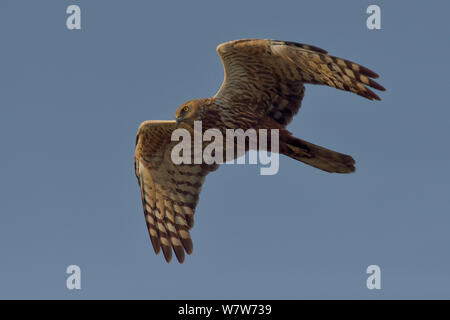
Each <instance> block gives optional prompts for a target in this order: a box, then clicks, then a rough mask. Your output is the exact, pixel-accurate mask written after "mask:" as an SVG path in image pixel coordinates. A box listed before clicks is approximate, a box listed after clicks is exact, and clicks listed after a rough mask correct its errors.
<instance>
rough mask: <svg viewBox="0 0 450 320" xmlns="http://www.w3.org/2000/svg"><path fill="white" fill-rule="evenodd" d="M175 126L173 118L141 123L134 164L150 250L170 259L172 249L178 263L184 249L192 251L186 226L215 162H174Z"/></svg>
mask: <svg viewBox="0 0 450 320" xmlns="http://www.w3.org/2000/svg"><path fill="white" fill-rule="evenodd" d="M176 128H177V125H176V122H175V121H151V120H150V121H145V122H143V123H142V124H141V125H140V127H139V130H138V134H137V137H136V151H135V156H134V166H135V171H136V177H137V178H138V181H139V185H140V187H141V197H142V205H143V208H144V214H145V220H146V222H147V228H148V232H149V234H150V239H151V242H152V245H153V249H154V250H155V252H156V253H159V251H160V249H162V251H163V254H164V257H165V259H166V261H167V262H170V260H171V258H172V248H173V251H174V252H175V255H176V257H177V259H178V261H179V262H180V263H181V262H183V261H184V256H185V255H184V251H186V252H187V253H188V254H190V253H192V250H193V245H192V240H191V236H190V234H189V229H191V228H192V226H193V223H194V212H195V207H196V205H197V202H198V198H199V194H200V191H201V188H202V184H203V181H204V180H205V176H206V175H207V174H208V173H209V172H211V171H213V170H216V169H217V167H218V165H206V164H179V165H176V164H174V163H173V162H172V159H171V152H172V148H173V146H175V145H176V144H177V143H178V142H177V141H171V135H172V132H173V130H175V129H176ZM186 129H189V128H186Z"/></svg>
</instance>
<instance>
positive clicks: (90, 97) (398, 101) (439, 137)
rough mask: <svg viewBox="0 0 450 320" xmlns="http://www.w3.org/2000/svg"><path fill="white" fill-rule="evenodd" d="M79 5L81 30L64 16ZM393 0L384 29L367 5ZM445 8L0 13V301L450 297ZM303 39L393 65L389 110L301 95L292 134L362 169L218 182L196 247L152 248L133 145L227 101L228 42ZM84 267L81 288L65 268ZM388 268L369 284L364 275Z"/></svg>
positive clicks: (208, 195) (226, 5)
mask: <svg viewBox="0 0 450 320" xmlns="http://www.w3.org/2000/svg"><path fill="white" fill-rule="evenodd" d="M71 4H77V5H79V6H80V7H81V11H82V23H81V25H82V29H81V30H78V31H77V30H72V31H70V30H68V29H67V28H66V18H67V14H66V13H65V11H66V8H67V6H69V5H71ZM370 4H378V5H379V6H380V8H381V19H382V20H381V26H382V29H381V30H368V29H367V28H366V23H365V21H366V18H367V14H366V13H365V12H366V8H367V7H368V6H369V5H370ZM449 10H450V5H449V4H448V3H446V2H444V1H433V2H425V1H421V2H419V1H416V2H410V1H408V2H407V1H395V2H392V1H390V2H388V1H356V0H354V1H345V2H339V3H337V1H331V0H330V1H314V2H313V1H281V2H274V1H245V2H244V1H227V2H223V1H220V2H219V1H164V2H163V1H160V2H154V1H137V0H135V1H123V0H121V1H105V0H97V1H76V0H73V1H60V0H58V1H56V0H54V1H49V0H45V1H44V0H43V1H23V0H20V1H19V0H15V1H12V0H2V1H1V2H0V35H1V36H0V39H1V41H2V45H1V47H2V49H1V53H0V70H1V71H0V87H1V88H2V90H1V94H0V110H1V116H0V146H1V150H2V153H1V157H0V195H1V201H0V213H1V214H0V253H1V257H2V258H1V263H0V298H3V299H5V298H16V299H17V298H19V299H20V298H27V299H29V298H44V299H46V298H61V299H79V298H84V299H97V298H114V299H119V298H124V299H129V298H134V299H166V298H179V299H184V298H191V299H196V298H211V299H215V298H237V299H238V298H270V299H278V298H288V299H304V298H307V299H308V298H327V299H329V298H333V299H334V298H344V299H346V298H362V299H379V298H387V299H389V298H449V297H450V276H449V274H448V270H449V269H450V254H449V250H448V244H449V243H450V234H449V232H448V230H449V227H448V226H449V224H450V210H449V209H450V205H449V201H448V190H449V181H450V170H449V169H450V161H449V160H450V149H449V148H448V137H449V133H450V132H449V131H450V129H449V119H450V108H449V107H448V102H447V100H448V90H449V80H448V74H449V71H450V70H449V68H450V64H449V63H448V56H449V49H450V43H449V41H448V38H449V30H450V27H449V24H448V23H447V21H448V12H449ZM246 37H256V38H274V39H283V40H290V41H296V42H303V43H308V44H312V45H315V46H318V47H321V48H324V49H326V50H328V51H329V52H330V54H332V55H336V56H339V57H343V58H346V59H350V60H354V61H356V62H359V63H361V64H362V65H364V66H367V67H369V68H371V69H373V70H374V71H376V72H377V73H379V74H380V76H381V77H380V79H379V82H380V83H381V84H382V85H383V86H385V87H386V88H387V91H386V92H383V93H381V94H380V96H381V98H382V99H383V100H382V101H381V102H371V101H368V100H365V99H363V98H361V97H358V96H356V95H353V94H350V93H346V92H342V91H338V90H335V89H332V88H328V87H322V86H307V89H306V95H305V99H304V100H303V107H302V109H301V110H300V112H299V114H298V115H297V116H296V118H295V119H294V121H293V122H292V123H291V124H290V126H289V127H288V128H289V129H290V130H291V131H292V132H293V133H294V134H295V135H296V136H298V137H300V138H303V139H305V140H308V141H311V142H313V143H316V144H319V145H322V146H325V147H329V148H332V149H333V150H336V151H339V152H343V153H347V154H351V155H352V156H353V157H354V158H355V159H356V161H357V163H356V166H357V169H356V172H355V173H354V174H351V175H336V174H334V175H330V174H327V173H325V172H321V171H319V170H316V169H314V168H312V167H308V166H306V165H304V164H302V163H299V162H297V161H295V160H292V159H289V158H286V157H281V158H280V170H279V173H278V174H277V175H274V176H261V175H259V168H258V167H257V166H256V165H248V166H245V165H244V166H242V165H241V166H237V165H234V166H232V165H223V166H222V167H221V168H220V169H219V170H218V171H217V172H215V173H212V174H210V175H209V176H208V177H207V179H206V183H205V184H204V187H203V191H202V193H201V196H200V203H199V205H198V207H197V211H196V221H195V227H194V229H193V230H192V232H191V235H192V237H193V240H194V253H193V254H192V255H191V256H188V257H187V259H186V261H185V263H184V264H183V265H179V264H178V263H174V262H172V263H171V264H166V262H165V261H164V259H163V257H162V255H161V254H160V255H158V256H156V255H155V254H154V252H153V249H152V247H151V244H150V240H149V237H148V234H147V230H146V227H145V222H144V217H143V213H142V207H141V201H140V193H139V189H138V185H137V181H136V178H135V176H134V171H133V154H134V141H135V134H136V131H137V128H138V126H139V124H140V123H141V122H142V121H144V120H148V119H173V117H174V113H175V110H176V108H177V107H178V106H179V105H180V104H181V103H183V102H184V101H186V100H189V99H193V98H201V97H209V96H212V95H214V94H215V92H216V91H217V89H218V88H219V86H220V84H221V81H222V79H223V70H222V66H221V62H220V60H219V57H218V56H217V54H216V51H215V48H216V46H217V45H218V44H220V43H222V42H224V41H229V40H234V39H239V38H246ZM71 264H76V265H79V266H80V268H81V273H82V276H81V279H82V280H81V281H82V289H81V290H72V291H69V290H68V289H67V288H66V286H65V284H66V277H67V274H66V273H65V270H66V268H67V266H68V265H71ZM372 264H376V265H379V266H380V268H381V286H382V289H381V290H368V289H367V287H366V278H367V277H368V275H367V274H366V268H367V266H369V265H372Z"/></svg>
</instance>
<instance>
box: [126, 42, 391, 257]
mask: <svg viewBox="0 0 450 320" xmlns="http://www.w3.org/2000/svg"><path fill="white" fill-rule="evenodd" d="M217 52H218V54H219V56H220V58H221V60H222V63H223V67H224V73H225V77H224V80H223V83H222V86H221V87H220V89H219V91H218V92H217V93H216V95H215V96H214V97H212V98H205V99H195V100H191V101H188V102H186V103H183V104H182V105H181V106H180V107H179V108H178V110H177V111H176V113H175V118H176V120H173V121H170V120H165V121H158V120H149V121H145V122H143V123H142V124H141V125H140V126H139V129H138V133H137V137H136V151H135V156H134V162H135V171H136V176H137V178H138V181H139V185H140V189H141V197H142V204H143V209H144V213H145V220H146V223H147V228H148V232H149V234H150V239H151V243H152V245H153V249H154V250H155V252H156V253H159V251H160V250H162V252H163V254H164V257H165V259H166V261H167V262H170V261H171V259H172V249H173V252H175V255H176V257H177V259H178V261H179V262H180V263H182V262H183V261H184V258H185V252H186V253H188V254H190V253H192V250H193V244H192V240H191V237H190V234H189V230H190V229H191V228H192V227H193V223H194V212H195V207H196V205H197V202H198V199H199V194H200V190H201V188H202V184H203V182H204V180H205V176H206V175H207V174H208V173H209V172H212V171H214V170H216V169H217V168H218V166H219V165H218V164H206V163H202V164H178V165H177V164H174V163H173V161H172V160H171V150H172V148H173V147H174V145H176V144H177V142H174V141H171V135H172V132H173V131H174V130H175V129H177V128H184V129H186V130H188V131H189V132H190V133H193V130H194V129H193V127H194V121H202V130H207V129H209V128H216V129H219V130H221V131H225V129H239V128H240V129H243V130H244V131H245V130H247V129H250V128H253V129H255V130H258V129H278V130H279V153H280V154H284V155H286V156H288V157H291V158H294V159H296V160H299V161H301V162H304V163H306V164H308V165H310V166H313V167H315V168H318V169H321V170H324V171H326V172H332V173H333V172H335V173H350V172H353V171H354V170H355V168H354V163H355V161H354V160H353V158H352V157H351V156H349V155H346V154H342V153H338V152H335V151H332V150H329V149H326V148H324V147H320V146H317V145H315V144H312V143H310V142H307V141H304V140H301V139H298V138H296V137H294V136H293V135H292V134H291V133H290V132H289V131H288V130H287V129H286V126H287V125H288V124H289V123H290V122H291V120H292V118H293V117H294V115H295V114H296V113H297V112H298V110H299V109H300V106H301V102H302V99H303V95H304V92H305V86H304V85H305V84H322V85H327V86H330V87H334V88H337V89H340V90H344V91H350V92H353V93H356V94H357V95H360V96H362V97H364V98H367V99H370V100H380V98H379V97H378V96H377V95H376V94H375V93H374V92H373V91H372V90H371V89H369V88H368V87H372V88H375V89H378V90H381V91H384V90H385V89H384V88H383V87H382V86H381V85H380V84H378V83H377V82H375V81H374V80H372V78H378V75H377V74H376V73H375V72H373V71H371V70H369V69H368V68H365V67H363V66H361V65H359V64H357V63H354V62H351V61H348V60H345V59H341V58H337V57H334V56H331V55H328V53H327V51H325V50H323V49H320V48H317V47H314V46H310V45H306V44H301V43H296V42H290V41H279V40H266V39H243V40H236V41H230V42H225V43H223V44H221V45H219V46H218V47H217Z"/></svg>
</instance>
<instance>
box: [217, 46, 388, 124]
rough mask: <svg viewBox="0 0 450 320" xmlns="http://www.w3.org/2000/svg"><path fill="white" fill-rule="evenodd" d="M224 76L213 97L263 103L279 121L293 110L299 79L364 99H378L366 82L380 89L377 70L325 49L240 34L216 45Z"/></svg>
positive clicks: (295, 109) (297, 103) (299, 93)
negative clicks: (238, 37)
mask: <svg viewBox="0 0 450 320" xmlns="http://www.w3.org/2000/svg"><path fill="white" fill-rule="evenodd" d="M217 52H218V54H219V56H220V58H221V59H222V63H223V66H224V71H225V78H224V81H223V83H222V86H221V88H220V89H219V91H218V92H217V94H216V95H215V99H216V100H217V101H218V102H219V103H220V101H223V102H224V104H225V103H227V104H230V103H231V104H233V103H235V104H243V103H247V104H250V105H253V106H258V108H263V110H262V111H263V112H264V113H265V114H268V115H270V116H271V117H272V118H273V119H275V120H276V121H277V122H279V123H280V124H282V125H285V124H287V123H289V122H290V121H291V120H292V117H293V116H294V115H295V114H296V113H297V112H298V110H299V108H300V104H301V100H302V98H303V92H304V86H303V84H304V83H311V84H324V85H328V86H330V87H334V88H337V89H341V90H345V91H351V92H354V93H356V94H358V95H360V96H363V97H365V98H367V99H370V100H373V99H376V100H380V98H379V97H378V96H377V95H376V94H375V93H374V92H373V91H372V90H370V89H369V88H368V87H367V86H369V87H372V88H375V89H378V90H383V91H384V90H385V89H384V88H383V87H382V86H381V85H380V84H378V83H376V82H375V81H374V80H372V79H371V78H377V77H378V75H377V74H376V73H375V72H373V71H371V70H369V69H367V68H365V67H363V66H361V65H359V64H357V63H354V62H351V61H348V60H344V59H341V58H337V57H333V56H330V55H328V54H327V51H325V50H323V49H320V48H317V47H314V46H310V45H305V44H301V43H295V42H289V41H279V40H260V39H243V40H235V41H230V42H225V43H223V44H221V45H219V46H218V47H217Z"/></svg>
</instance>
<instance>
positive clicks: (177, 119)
mask: <svg viewBox="0 0 450 320" xmlns="http://www.w3.org/2000/svg"><path fill="white" fill-rule="evenodd" d="M183 118H184V117H183V116H181V115H180V116H179V117H178V118H176V121H177V125H179V124H180V122H181V121H182V120H183Z"/></svg>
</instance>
